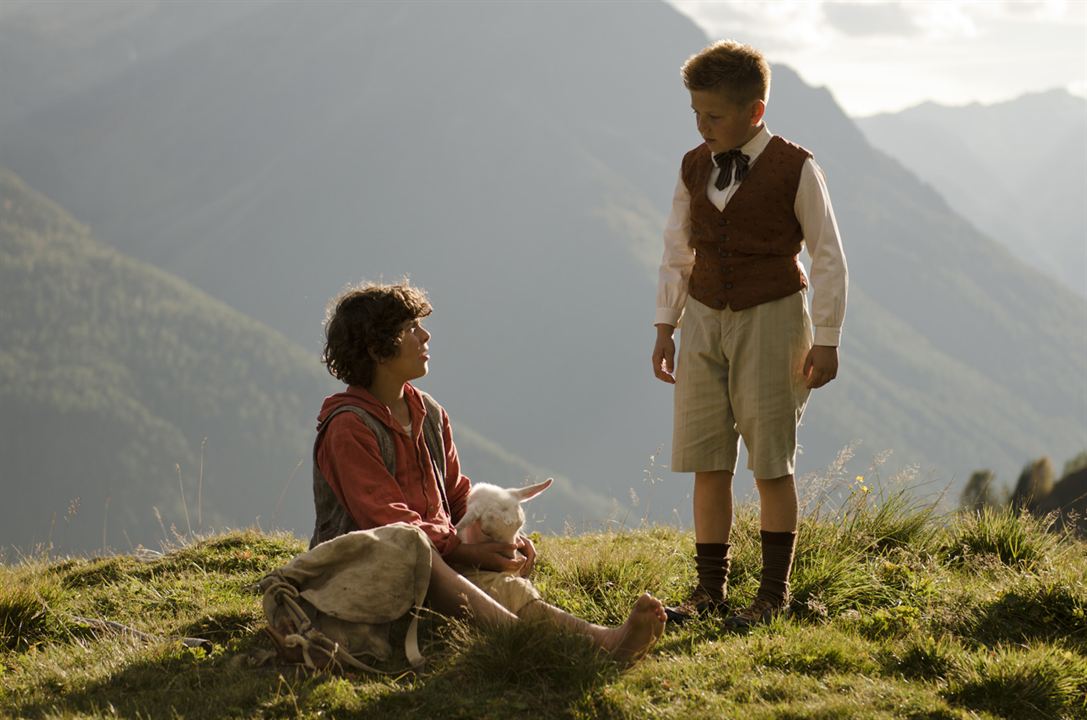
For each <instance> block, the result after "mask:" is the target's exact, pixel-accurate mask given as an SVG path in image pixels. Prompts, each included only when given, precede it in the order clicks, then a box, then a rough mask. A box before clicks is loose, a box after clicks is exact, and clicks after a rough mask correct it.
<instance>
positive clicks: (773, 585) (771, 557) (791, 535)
mask: <svg viewBox="0 0 1087 720" xmlns="http://www.w3.org/2000/svg"><path fill="white" fill-rule="evenodd" d="M761 534H762V582H761V583H760V584H759V594H758V597H760V598H762V599H764V600H770V601H772V602H773V603H774V604H776V605H783V604H784V603H785V602H786V601H787V600H788V598H789V575H790V573H791V572H792V569H793V550H794V549H795V548H796V533H795V532H767V531H766V530H763V531H762V533H761Z"/></svg>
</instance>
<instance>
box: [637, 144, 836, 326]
mask: <svg viewBox="0 0 1087 720" xmlns="http://www.w3.org/2000/svg"><path fill="white" fill-rule="evenodd" d="M772 137H773V135H772V134H771V133H770V131H769V130H767V129H766V126H765V125H763V126H762V128H761V129H760V130H759V132H758V134H757V135H755V137H753V138H751V140H749V141H748V142H747V143H745V144H744V145H743V146H742V147H741V148H740V150H741V152H743V153H744V154H745V155H747V156H748V157H749V158H750V166H751V168H752V170H753V169H754V167H755V163H756V162H758V159H759V155H761V154H762V151H763V150H765V149H766V146H767V144H769V142H770V138H772ZM720 172H721V170H720V168H717V167H714V168H713V171H712V172H711V173H710V178H709V183H708V184H707V186H706V196H707V197H708V198H709V200H710V202H712V203H713V204H714V206H715V207H716V208H717V209H718V210H723V209H724V207H725V205H727V204H728V201H729V200H730V199H731V198H732V196H733V195H734V194H735V193H736V190H737V188H739V187H740V183H738V182H735V181H733V182H732V183H731V184H730V185H728V186H726V187H725V189H724V190H718V189H717V188H716V187H715V186H714V182H715V181H716V180H717V176H718V175H719V174H720ZM793 212H795V213H796V219H797V220H798V221H799V222H800V227H801V230H802V231H803V233H804V247H805V248H807V251H808V257H809V258H811V277H810V278H809V281H808V285H809V286H810V288H811V291H812V300H811V319H812V325H813V326H814V328H815V344H816V345H830V346H834V347H837V346H838V345H839V343H840V342H841V336H842V321H844V320H845V301H846V294H847V291H848V287H849V273H848V269H847V268H846V264H845V254H844V253H843V252H842V241H841V238H839V236H838V222H837V221H836V220H835V219H834V209H833V208H832V207H831V205H830V194H829V193H828V192H827V182H826V179H825V178H824V177H823V171H822V170H821V169H820V168H819V166H818V165H817V164H816V163H815V160H813V159H812V158H808V159H807V160H805V161H804V166H803V168H802V170H801V172H800V185H799V186H798V187H797V190H796V200H795V201H794V203H793ZM690 236H691V196H690V193H689V192H688V191H687V186H686V185H685V184H684V182H683V177H682V173H681V176H680V178H679V182H677V183H676V192H675V195H674V196H673V198H672V212H671V213H670V214H669V215H668V222H667V223H666V224H665V226H664V257H663V258H662V260H661V266H660V280H659V282H658V285H657V318H656V320H655V321H654V322H655V324H658V325H659V324H665V325H672V326H676V325H679V320H680V317H681V316H682V315H683V307H684V306H685V305H686V304H687V292H688V282H689V280H690V277H691V269H692V268H693V267H694V262H695V253H694V248H692V247H691V246H690Z"/></svg>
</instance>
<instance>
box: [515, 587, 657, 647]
mask: <svg viewBox="0 0 1087 720" xmlns="http://www.w3.org/2000/svg"><path fill="white" fill-rule="evenodd" d="M521 617H522V618H524V619H526V620H542V621H544V622H548V623H551V624H552V625H555V626H556V627H559V628H561V629H563V630H566V631H567V632H572V633H577V634H579V635H585V636H586V637H588V638H589V639H590V640H591V641H592V642H593V644H595V645H596V646H597V647H599V648H600V649H602V650H604V651H605V652H607V653H609V654H610V655H611V656H612V657H614V658H615V659H616V660H618V661H619V662H621V663H627V664H630V663H634V662H637V661H638V660H640V659H641V658H642V657H643V656H644V655H645V654H646V652H648V651H649V648H650V647H652V646H653V643H655V642H656V641H657V640H658V639H659V638H660V636H661V633H663V632H664V622H665V619H666V617H667V616H666V615H665V614H664V606H663V605H661V602H660V600H657V599H656V598H655V597H653V596H652V595H650V594H649V593H645V594H643V595H642V596H641V597H640V598H638V600H637V601H636V602H635V603H634V607H633V608H632V609H631V611H630V615H629V616H628V617H627V620H626V622H625V623H623V624H622V625H620V626H619V627H615V628H609V627H604V626H603V625H594V624H593V623H590V622H587V621H585V620H582V619H581V618H577V617H574V616H573V615H571V614H569V613H567V612H565V611H563V610H560V609H559V608H557V607H555V606H554V605H548V604H547V603H545V602H543V601H542V600H538V601H536V602H533V603H529V604H528V605H526V606H525V607H524V608H523V609H522V610H521Z"/></svg>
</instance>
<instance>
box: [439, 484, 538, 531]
mask: <svg viewBox="0 0 1087 720" xmlns="http://www.w3.org/2000/svg"><path fill="white" fill-rule="evenodd" d="M551 483H552V479H551V478H547V479H546V480H544V481H543V482H541V483H537V484H535V485H529V486H528V487H523V488H502V487H498V486H497V485H491V484H490V483H477V484H475V485H473V486H472V489H471V491H470V492H469V493H468V507H467V510H466V511H465V513H464V517H463V518H461V521H460V522H459V523H457V530H458V531H459V532H460V533H461V534H462V537H463V539H464V541H465V542H469V543H476V542H485V541H487V540H495V541H497V542H504V543H512V542H513V541H514V539H515V538H516V537H517V533H518V532H519V531H520V530H521V528H522V527H523V526H524V524H525V511H524V508H522V507H521V503H523V502H525V501H527V500H531V499H532V498H534V497H536V496H537V495H539V494H540V493H542V492H543V491H544V490H546V489H547V488H549V487H551ZM477 520H478V521H479V523H478V525H477V524H476V521H477Z"/></svg>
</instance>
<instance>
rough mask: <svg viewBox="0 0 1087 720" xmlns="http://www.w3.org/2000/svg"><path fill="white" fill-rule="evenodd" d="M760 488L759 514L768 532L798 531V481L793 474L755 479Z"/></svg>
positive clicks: (763, 527)
mask: <svg viewBox="0 0 1087 720" xmlns="http://www.w3.org/2000/svg"><path fill="white" fill-rule="evenodd" d="M755 484H756V485H757V486H758V488H759V514H760V516H761V521H762V529H763V530H766V531H767V532H796V517H797V500H796V483H795V482H794V481H793V476H792V475H784V476H782V477H779V478H772V479H767V480H758V479H756V480H755Z"/></svg>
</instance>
